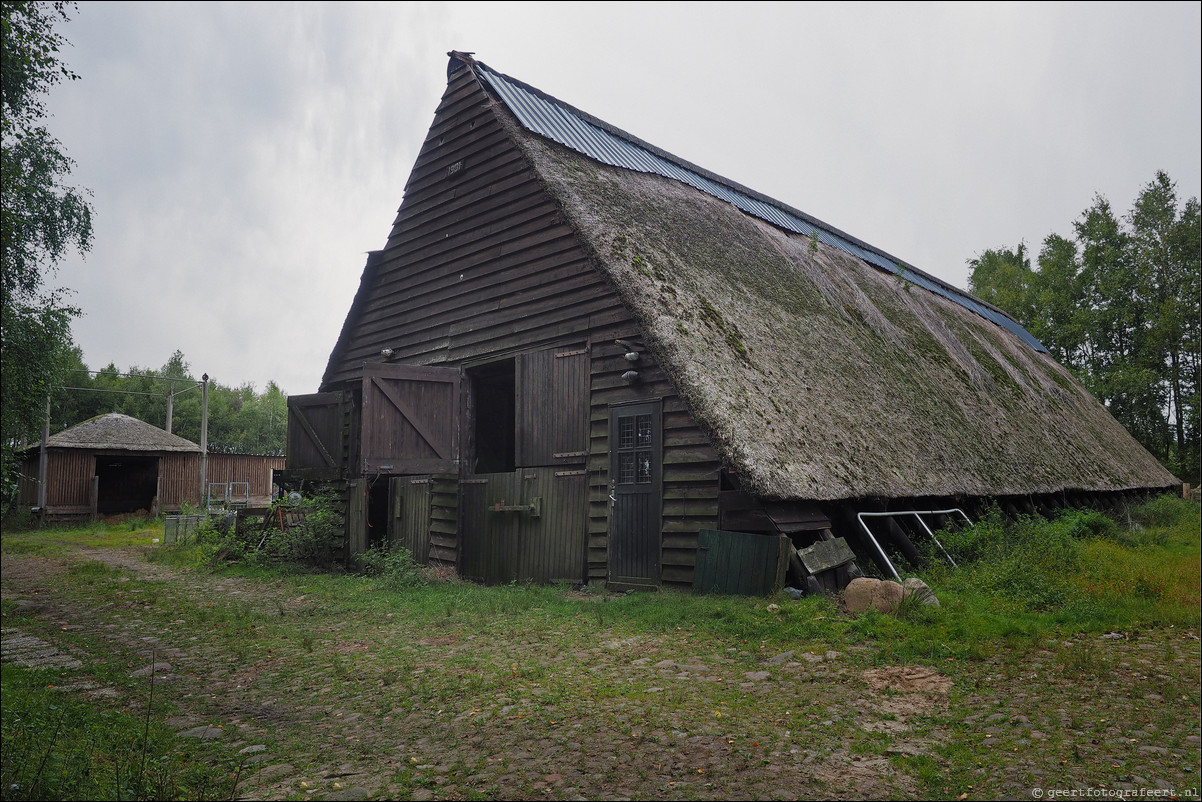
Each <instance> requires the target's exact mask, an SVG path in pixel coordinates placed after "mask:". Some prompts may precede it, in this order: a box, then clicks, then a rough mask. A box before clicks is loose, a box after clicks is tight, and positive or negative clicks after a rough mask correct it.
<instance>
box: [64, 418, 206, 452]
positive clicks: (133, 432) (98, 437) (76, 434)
mask: <svg viewBox="0 0 1202 802" xmlns="http://www.w3.org/2000/svg"><path fill="white" fill-rule="evenodd" d="M46 444H47V446H49V447H50V448H87V449H101V450H121V451H196V452H199V451H200V446H198V445H197V444H196V443H193V442H192V441H191V440H185V439H184V438H182V437H179V436H178V435H174V434H170V433H169V432H166V431H164V430H163V429H160V428H159V427H157V426H152V425H151V424H149V423H146V422H144V421H140V420H138V419H137V418H131V417H130V416H129V415H122V414H121V413H119V412H110V413H109V414H107V415H97V416H96V417H94V418H90V419H88V420H86V421H84V422H83V423H77V424H76V425H74V426H72V427H71V428H69V429H64V430H63V431H61V432H59V433H58V434H56V435H53V436H52V437H51V438H50V439H49V440H48V441H47V443H46Z"/></svg>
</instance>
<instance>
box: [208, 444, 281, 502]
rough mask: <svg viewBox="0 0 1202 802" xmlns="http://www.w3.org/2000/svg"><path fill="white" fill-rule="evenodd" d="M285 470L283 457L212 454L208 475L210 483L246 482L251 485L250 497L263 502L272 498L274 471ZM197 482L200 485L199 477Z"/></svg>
mask: <svg viewBox="0 0 1202 802" xmlns="http://www.w3.org/2000/svg"><path fill="white" fill-rule="evenodd" d="M283 468H284V458H283V457H267V456H259V455H257V454H210V455H209V466H208V471H207V474H208V480H209V481H210V482H246V483H247V484H249V485H250V497H251V498H252V499H260V500H263V499H268V498H270V497H271V487H272V471H275V470H283ZM196 481H197V482H198V483H199V481H200V477H199V476H197V479H196ZM198 486H199V485H198Z"/></svg>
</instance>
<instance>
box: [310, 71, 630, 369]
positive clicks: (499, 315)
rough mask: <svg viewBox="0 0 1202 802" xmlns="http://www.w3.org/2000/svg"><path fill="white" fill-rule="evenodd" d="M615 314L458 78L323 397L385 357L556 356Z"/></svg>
mask: <svg viewBox="0 0 1202 802" xmlns="http://www.w3.org/2000/svg"><path fill="white" fill-rule="evenodd" d="M456 164H461V167H460V168H459V169H457V170H455V171H454V172H453V173H449V172H448V169H447V168H448V167H450V166H452V165H456ZM619 305H620V304H619V302H618V301H617V300H616V298H615V297H614V296H613V294H612V292H610V291H609V290H608V288H607V286H606V285H605V283H604V281H603V280H602V278H601V276H600V274H599V273H598V272H597V271H596V270H595V269H594V268H593V267H592V266H591V264H590V263H589V261H588V259H587V258H586V256H585V255H584V253H583V252H582V250H581V248H580V246H579V243H578V241H577V239H576V236H575V234H574V232H573V231H572V229H571V228H569V227H568V226H567V225H566V224H565V223H564V221H563V218H562V215H561V213H560V210H559V208H558V206H557V205H556V204H555V203H553V202H552V201H551V199H550V198H549V196H547V194H546V193H545V191H544V189H543V186H542V184H541V183H540V182H539V180H538V179H537V178H536V177H535V175H534V173H533V171H532V170H531V168H530V166H529V164H528V163H527V161H526V158H525V156H524V155H523V154H522V153H521V151H519V150H518V148H517V147H516V145H515V144H514V143H513V142H512V141H511V140H510V139H509V138H508V136H507V135H506V133H505V131H504V129H503V128H502V127H501V125H500V123H499V122H498V120H497V118H496V116H495V111H494V109H493V107H492V106H491V104H490V101H489V99H488V97H487V95H486V94H485V93H484V91H483V89H481V88H480V86H479V85H478V84H477V83H476V79H475V78H474V77H472V76H471V75H470V73H468V72H466V71H465V72H464V73H463V74H461V75H459V76H457V77H456V78H455V79H453V80H452V81H451V83H450V85H449V86H448V88H447V92H446V94H445V95H444V97H443V102H442V104H441V105H440V107H439V109H438V111H437V112H436V114H435V121H434V125H433V126H432V127H431V133H430V135H429V136H428V137H427V140H426V143H425V145H424V146H423V148H422V152H421V154H420V155H419V156H418V159H417V162H416V164H415V165H414V169H413V173H412V175H411V177H410V180H409V183H408V185H407V188H406V193H405V199H404V201H403V203H402V204H401V208H400V210H399V212H398V216H397V219H396V222H395V223H394V225H393V230H392V233H391V235H390V236H389V239H388V243H387V245H386V246H385V247H384V248H383V249H382V250H381V251H379V252H378V253H375V254H373V255H372V257H371V258H370V259H369V264H368V268H367V270H366V271H365V275H364V282H363V283H362V285H361V287H360V290H359V293H358V295H357V296H356V299H355V303H354V305H353V306H352V309H351V312H350V314H349V315H348V316H347V321H346V323H345V325H344V328H343V332H342V336H341V337H340V339H339V343H338V346H337V347H336V349H335V352H334V354H333V355H332V356H331V360H330V365H329V367H328V369H327V372H326V376H325V379H324V381H323V386H324V387H326V388H333V387H335V386H336V385H339V384H340V383H345V382H350V381H353V380H354V379H355V378H356V376H357V375H358V373H359V372H360V371H361V370H362V367H363V365H364V363H369V362H378V361H381V359H382V357H381V353H380V352H381V351H382V350H383V349H384V348H390V349H392V355H391V357H390V359H391V360H392V361H393V362H400V363H406V364H426V365H429V364H448V363H450V364H461V363H462V362H464V361H466V360H472V359H474V360H480V359H487V358H488V357H489V355H492V354H496V355H501V354H505V353H508V354H515V353H518V352H520V351H523V350H526V349H528V348H529V347H531V346H533V345H539V344H545V345H546V346H550V345H554V344H555V343H556V342H557V341H560V340H563V339H564V338H565V337H567V336H568V335H570V334H571V333H572V332H576V333H580V332H584V331H587V329H588V328H589V325H590V319H591V318H592V317H593V316H594V315H597V314H598V313H604V312H606V311H609V310H612V309H614V308H615V307H617V306H619Z"/></svg>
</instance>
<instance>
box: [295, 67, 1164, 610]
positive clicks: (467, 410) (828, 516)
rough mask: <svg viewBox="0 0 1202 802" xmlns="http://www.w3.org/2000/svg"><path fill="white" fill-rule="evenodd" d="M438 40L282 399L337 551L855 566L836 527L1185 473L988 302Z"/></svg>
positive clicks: (718, 569)
mask: <svg viewBox="0 0 1202 802" xmlns="http://www.w3.org/2000/svg"><path fill="white" fill-rule="evenodd" d="M449 55H450V62H449V65H448V82H447V88H446V92H445V94H444V95H443V98H442V102H441V103H440V105H439V107H438V109H437V111H436V112H435V115H434V121H433V124H432V125H431V127H430V130H429V133H428V134H427V136H426V140H425V143H424V145H423V147H422V149H421V152H420V155H419V156H418V158H417V161H416V164H415V165H414V167H413V172H412V174H411V175H410V177H409V180H408V183H407V184H406V186H405V193H404V198H403V201H402V203H401V206H400V210H399V212H398V215H397V217H396V220H395V222H394V224H393V227H392V231H391V233H390V235H389V237H388V240H387V243H386V244H385V246H384V247H383V248H382V249H381V250H379V251H375V252H372V253H371V254H369V256H368V259H367V265H366V267H365V269H364V271H363V276H362V279H361V283H360V286H359V290H358V293H357V295H356V297H355V299H354V302H353V304H352V306H351V309H350V311H349V313H348V315H347V317H346V321H345V323H344V325H343V329H342V333H341V335H340V337H339V339H338V342H337V344H336V345H335V346H334V349H333V352H332V353H331V355H330V360H329V364H328V367H327V369H326V372H325V375H324V378H323V380H322V385H321V387H320V388H319V389H320V392H318V393H316V394H314V395H308V396H293V397H291V398H290V399H289V409H290V414H289V433H288V453H287V471H286V472H285V474H284V476H286V477H287V481H288V482H289V483H291V484H292V485H294V486H299V485H304V484H309V485H312V484H314V483H333V484H334V485H335V486H337V487H340V488H342V489H343V490H344V491H345V494H346V496H345V498H346V502H347V513H348V515H347V537H346V549H347V553H348V555H353V554H355V553H357V552H361V551H363V550H364V549H366V548H368V547H370V546H371V545H373V544H375V543H381V542H385V541H389V542H393V543H399V544H402V545H404V546H407V547H409V548H411V549H412V550H413V551H414V553H415V554H416V555H418V557H419V558H420V559H422V560H430V561H433V562H440V563H444V564H450V565H454V566H456V568H457V569H458V571H459V573H460V574H461V575H463V576H465V577H469V578H472V579H476V580H481V581H485V582H505V581H511V580H519V581H524V580H533V581H538V582H570V583H577V584H578V583H590V584H608V585H609V586H611V587H626V588H629V587H680V588H694V589H698V590H719V591H746V592H758V591H762V590H763V589H764V588H765V587H770V586H771V585H772V577H771V576H768V577H767V578H766V579H765V578H763V577H761V576H760V575H761V574H765V573H766V574H773V573H775V580H776V582H777V583H779V581H780V579H781V570H780V567H781V566H782V565H787V564H788V563H789V561H790V560H792V562H793V567H794V568H795V569H797V570H798V571H799V573H800V574H804V575H811V576H817V575H821V576H822V577H823V578H824V582H827V583H829V582H830V581H834V582H835V583H836V584H838V583H839V582H840V581H846V576H845V575H843V576H842V578H841V579H840V576H839V574H838V571H844V572H845V571H846V570H849V569H851V567H850V566H849V565H848V564H847V561H846V559H844V558H843V557H841V556H840V555H847V554H848V553H849V552H848V549H847V545H845V544H850V546H851V547H852V549H853V550H854V551H857V552H859V553H860V554H861V555H867V557H868V558H871V559H874V560H876V561H877V562H878V563H879V564H880V565H881V566H882V570H884V569H885V568H886V567H889V568H891V567H892V564H893V563H892V561H891V560H890V559H889V557H888V556H887V555H888V553H889V552H890V551H892V552H893V553H894V554H897V553H899V552H900V553H901V554H902V555H903V556H905V555H909V556H912V557H914V559H919V556H918V555H916V554H914V553H913V551H914V550H913V548H912V546H913V541H914V540H915V539H917V538H918V537H921V536H923V535H924V533H925V532H926V530H927V528H928V527H932V528H933V527H934V526H936V525H938V524H940V523H942V522H944V521H946V520H947V518H948V516H952V517H955V516H957V515H959V514H961V513H960V512H959V511H963V512H966V513H967V514H969V515H972V514H976V513H977V512H979V511H980V510H981V508H982V506H983V505H984V504H986V503H990V502H992V501H994V500H996V501H997V502H998V503H1000V504H1002V505H1003V506H1005V507H1006V508H1007V509H1010V510H1011V511H1014V512H1024V511H1028V512H1034V511H1036V510H1041V511H1048V510H1052V509H1055V508H1058V507H1060V506H1063V505H1071V504H1079V503H1085V502H1092V503H1096V502H1101V501H1107V500H1114V499H1117V498H1123V497H1128V496H1135V495H1139V494H1143V493H1146V492H1149V491H1153V490H1159V489H1165V488H1169V487H1172V486H1174V485H1176V484H1177V482H1176V480H1175V479H1174V477H1173V476H1172V475H1171V474H1169V473H1168V472H1167V471H1166V470H1164V469H1163V468H1162V467H1161V466H1160V465H1159V464H1158V463H1157V462H1156V460H1155V459H1154V458H1153V457H1152V456H1151V455H1150V454H1148V453H1147V452H1146V451H1145V450H1144V449H1143V448H1142V447H1140V446H1139V445H1138V443H1136V442H1135V440H1134V439H1132V438H1131V437H1130V436H1129V435H1128V434H1127V432H1126V431H1124V430H1123V428H1122V427H1121V426H1120V425H1119V424H1118V423H1117V422H1116V421H1115V420H1114V419H1113V418H1112V417H1111V415H1110V414H1109V413H1108V412H1107V411H1106V409H1105V408H1104V407H1103V406H1102V405H1100V404H1099V403H1098V402H1097V401H1096V400H1094V398H1093V397H1092V396H1091V395H1090V394H1089V393H1088V392H1087V391H1086V390H1085V389H1084V388H1083V387H1082V386H1081V385H1080V384H1079V383H1077V382H1076V381H1075V380H1074V379H1073V377H1072V376H1071V375H1070V373H1069V372H1068V371H1067V370H1065V369H1064V368H1063V367H1061V366H1060V365H1058V364H1057V363H1056V362H1055V361H1053V360H1052V359H1051V357H1049V355H1048V353H1047V351H1046V349H1044V348H1043V347H1042V346H1041V345H1040V344H1039V343H1038V342H1037V341H1035V340H1034V338H1032V337H1031V335H1030V334H1029V333H1027V332H1026V331H1024V330H1023V329H1022V327H1021V326H1019V325H1018V324H1017V323H1016V322H1015V321H1013V320H1012V319H1010V318H1009V317H1007V316H1006V315H1005V314H1004V313H1002V312H1001V311H1000V310H998V309H996V308H994V307H992V306H990V305H988V304H986V303H984V302H982V301H980V300H978V299H976V298H974V297H972V296H970V295H968V294H967V293H965V292H964V291H963V290H960V289H957V288H956V287H953V286H951V285H948V284H946V283H945V282H942V281H940V280H939V279H937V278H934V277H932V276H930V275H928V274H926V273H923V272H922V271H919V270H917V269H915V268H914V267H912V266H909V265H907V264H905V263H903V262H902V261H901V260H899V259H896V258H895V257H893V256H890V255H889V254H887V253H884V252H882V251H880V250H879V249H876V248H873V247H872V246H870V245H868V244H866V243H864V242H862V241H860V240H858V239H856V238H854V237H851V236H849V235H847V234H845V233H843V232H841V231H838V230H837V229H835V228H833V227H831V226H828V225H826V224H824V223H822V222H820V221H818V220H816V219H814V218H812V217H810V216H809V215H806V214H805V213H803V212H800V211H798V210H796V209H792V208H790V207H789V206H786V205H784V204H782V203H780V202H778V201H775V200H772V199H771V198H767V197H765V196H763V195H760V194H758V193H756V192H754V191H752V190H750V189H747V188H745V187H742V186H740V185H739V184H736V183H734V182H731V181H729V180H727V179H724V178H722V177H720V176H717V175H714V174H712V173H710V172H708V171H706V170H704V169H702V168H700V167H697V166H695V165H692V164H689V163H687V162H685V161H683V160H681V159H679V158H676V157H674V156H672V155H671V154H669V153H666V152H664V151H662V150H660V149H658V148H656V147H654V146H652V145H650V144H648V143H646V142H643V141H641V140H639V139H637V138H636V137H634V136H631V135H630V134H627V133H625V132H623V131H621V130H618V129H616V128H614V127H613V126H610V125H608V124H606V123H604V122H602V121H600V120H598V119H596V118H594V117H592V116H590V115H588V114H586V113H584V112H582V111H580V110H578V109H575V108H573V107H571V106H569V105H567V104H565V103H563V102H561V101H559V100H557V99H555V98H553V97H550V96H548V95H546V94H544V93H542V92H540V91H538V90H537V89H534V88H533V87H531V86H528V85H526V84H524V83H522V82H520V81H518V80H515V79H513V78H510V77H508V76H505V75H503V74H501V73H498V72H496V71H494V70H492V69H490V68H489V67H487V66H486V65H484V64H483V63H481V62H479V61H476V60H474V59H473V58H472V57H471V56H470V55H467V54H462V53H451V54H449ZM924 516H925V517H924ZM831 544H835V545H831ZM836 545H837V546H838V548H835V546H836ZM828 546H829V548H828ZM799 561H800V562H803V563H804V565H802V566H800V567H799V566H798V562H799ZM834 569H838V571H835V570H834ZM852 570H854V569H852ZM832 572H833V573H832ZM748 577H752V580H751V581H750V583H749V584H748V583H747V582H746V580H747V578H748ZM832 577H833V579H832ZM765 582H766V583H767V584H765ZM827 586H829V585H827Z"/></svg>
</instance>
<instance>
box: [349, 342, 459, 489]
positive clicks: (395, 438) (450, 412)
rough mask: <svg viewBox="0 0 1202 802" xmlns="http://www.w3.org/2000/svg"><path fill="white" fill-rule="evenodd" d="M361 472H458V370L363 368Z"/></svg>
mask: <svg viewBox="0 0 1202 802" xmlns="http://www.w3.org/2000/svg"><path fill="white" fill-rule="evenodd" d="M362 420H363V424H362V427H361V432H360V443H359V446H360V458H361V461H362V465H361V472H362V474H363V475H364V476H370V475H377V474H410V475H412V474H425V473H454V472H457V471H458V470H459V370H458V368H436V367H419V366H415V365H366V366H364V368H363V417H362Z"/></svg>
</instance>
